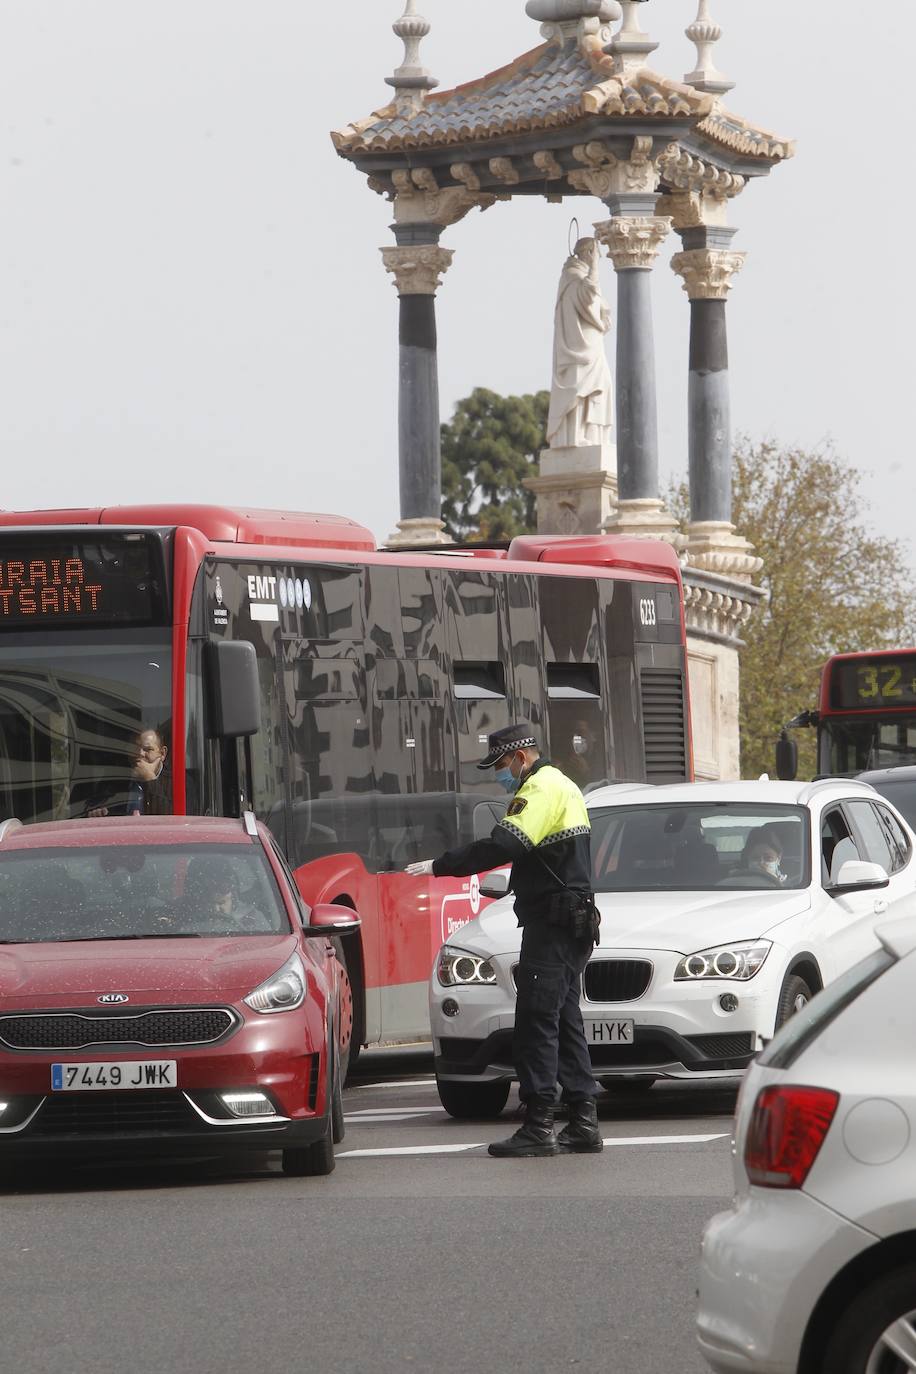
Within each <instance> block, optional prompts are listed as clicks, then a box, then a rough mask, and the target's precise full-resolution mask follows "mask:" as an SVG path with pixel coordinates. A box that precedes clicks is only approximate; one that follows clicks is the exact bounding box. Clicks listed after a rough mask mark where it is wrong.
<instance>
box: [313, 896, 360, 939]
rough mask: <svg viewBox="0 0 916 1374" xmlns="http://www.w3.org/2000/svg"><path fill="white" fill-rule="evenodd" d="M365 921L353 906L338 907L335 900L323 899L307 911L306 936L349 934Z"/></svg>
mask: <svg viewBox="0 0 916 1374" xmlns="http://www.w3.org/2000/svg"><path fill="white" fill-rule="evenodd" d="M361 925H363V922H361V921H360V918H358V916H357V914H356V911H353V908H352V907H338V905H336V903H334V901H323V903H319V905H317V907H312V908H310V910H309V911H308V912H306V918H305V921H304V923H302V927H304V930H305V933H306V936H328V934H336V936H347V934H350V933H352V932H353V930H358V929H360V926H361Z"/></svg>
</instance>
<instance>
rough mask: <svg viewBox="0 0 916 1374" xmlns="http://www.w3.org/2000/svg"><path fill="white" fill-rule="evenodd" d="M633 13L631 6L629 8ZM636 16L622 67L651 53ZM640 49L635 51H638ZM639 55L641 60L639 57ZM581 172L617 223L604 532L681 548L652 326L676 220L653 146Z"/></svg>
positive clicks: (603, 154) (598, 160)
mask: <svg viewBox="0 0 916 1374" xmlns="http://www.w3.org/2000/svg"><path fill="white" fill-rule="evenodd" d="M627 3H628V5H629V0H627ZM635 13H636V12H635V10H633V9H632V6H630V9H629V11H628V14H629V24H630V31H631V32H630V36H629V37H628V40H627V43H628V47H627V52H626V54H624V55H623V56H622V57H619V60H620V61H621V62H624V63H625V64H626V63H629V62H631V61H635V60H636V58H637V57H638V52H642V51H643V50H644V49H645V50H646V51H651V47H652V45H648V46H647V40H646V39H645V35H643V34H641V33H640V32H638V26H636V27H634V24H635ZM634 45H635V46H634ZM637 49H638V52H637ZM573 157H574V158H575V159H576V161H577V162H581V163H582V170H581V171H580V170H578V169H577V170H576V171H573V172H571V173H570V174H569V181H570V183H571V184H572V186H573V187H574V188H575V189H576V190H578V191H587V192H589V193H590V194H591V195H594V196H598V197H599V198H600V199H601V200H603V201H604V203H605V205H606V206H607V207H608V209H609V210H610V212H611V215H612V216H613V218H612V219H610V220H606V221H604V222H603V223H601V224H596V225H595V235H596V237H597V238H598V240H599V241H600V242H601V243H603V244H604V245H605V247H606V248H607V251H608V256H609V257H610V259H611V261H612V262H613V264H614V268H615V271H616V273H617V377H616V384H617V480H618V489H619V503H618V508H617V513H616V515H614V516H613V517H612V518H611V519H610V520H609V521H608V522H607V523H606V525H605V528H606V529H607V530H608V531H609V532H612V533H615V534H632V535H646V536H648V537H650V538H654V539H670V540H671V541H672V542H674V543H678V542H679V536H678V534H677V522H676V521H675V520H674V519H673V517H672V516H671V515H669V514H668V512H667V511H666V510H665V507H664V503H663V502H662V501H661V500H660V499H659V486H658V408H657V401H656V395H655V336H654V331H653V326H652V277H651V272H652V267H653V265H654V263H655V259H656V258H657V257H658V253H659V249H660V248H661V245H662V243H663V242H664V240H665V238H666V236H667V234H668V231H669V229H670V228H671V220H670V219H669V218H667V217H666V216H662V215H657V214H656V205H657V202H658V184H659V170H658V157H657V154H656V149H655V144H654V140H653V139H652V138H651V137H650V136H648V135H645V134H640V135H639V136H638V137H636V138H634V139H633V142H632V145H631V146H630V149H629V154H628V156H627V157H626V158H622V157H619V156H618V155H617V153H616V152H614V151H612V150H611V148H610V147H609V145H608V144H607V143H604V142H600V141H594V142H592V143H586V144H583V145H581V146H580V147H576V148H574V149H573Z"/></svg>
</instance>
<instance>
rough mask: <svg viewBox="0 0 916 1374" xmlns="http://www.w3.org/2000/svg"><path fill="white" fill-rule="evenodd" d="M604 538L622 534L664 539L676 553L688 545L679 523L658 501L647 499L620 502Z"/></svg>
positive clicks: (607, 521) (631, 537) (632, 537)
mask: <svg viewBox="0 0 916 1374" xmlns="http://www.w3.org/2000/svg"><path fill="white" fill-rule="evenodd" d="M601 528H602V529H603V531H604V533H605V534H622V535H626V537H627V538H629V539H664V540H665V542H666V543H668V544H673V545H674V547H675V548H676V549H682V548H683V547H684V545H685V544H686V542H687V541H686V540H685V539H684V537H683V535H681V534H679V533H678V527H677V521H676V520H675V518H674V516H673V515H672V514H671V512H670V511H668V510H666V509H665V504H664V502H663V501H659V500H658V498H657V497H652V496H644V497H641V498H637V499H634V500H631V501H620V502H619V503H618V506H617V509H616V511H614V512H613V514H612V515H611V516H610V518H609V519H607V520H606V521H605V522H604V524H603V525H602V527H601Z"/></svg>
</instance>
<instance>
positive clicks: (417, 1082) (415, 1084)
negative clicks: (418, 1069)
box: [353, 1078, 436, 1090]
mask: <svg viewBox="0 0 916 1374" xmlns="http://www.w3.org/2000/svg"><path fill="white" fill-rule="evenodd" d="M435 1086H436V1080H435V1078H415V1079H413V1080H412V1081H410V1082H408V1081H407V1080H405V1079H403V1078H399V1079H398V1081H397V1082H396V1083H354V1084H353V1087H354V1088H358V1089H360V1090H362V1089H363V1088H434V1087H435Z"/></svg>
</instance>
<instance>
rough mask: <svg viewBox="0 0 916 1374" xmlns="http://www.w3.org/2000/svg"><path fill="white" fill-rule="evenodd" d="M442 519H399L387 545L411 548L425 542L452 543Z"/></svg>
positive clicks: (388, 546)
mask: <svg viewBox="0 0 916 1374" xmlns="http://www.w3.org/2000/svg"><path fill="white" fill-rule="evenodd" d="M452 542H453V541H452V540H451V539H450V538H449V537H448V535H447V534H446V533H445V525H444V524H443V522H442V521H441V520H435V519H432V518H428V517H425V516H421V517H419V519H415V520H399V521H398V527H397V530H396V531H395V533H394V534H392V535H391V536H390V538H389V539H388V543H387V544H386V545H385V547H386V548H389V549H410V548H416V547H418V546H422V545H425V544H451V543H452Z"/></svg>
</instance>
